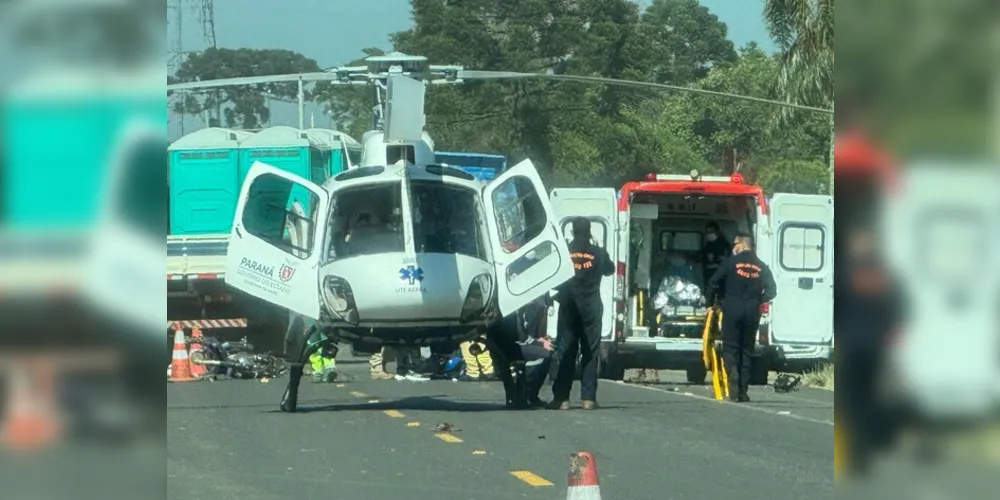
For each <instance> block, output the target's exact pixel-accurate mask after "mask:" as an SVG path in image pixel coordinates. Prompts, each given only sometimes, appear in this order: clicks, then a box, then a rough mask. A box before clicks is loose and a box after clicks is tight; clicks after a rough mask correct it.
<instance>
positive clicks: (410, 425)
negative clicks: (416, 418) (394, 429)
mask: <svg viewBox="0 0 1000 500" xmlns="http://www.w3.org/2000/svg"><path fill="white" fill-rule="evenodd" d="M406 426H407V427H420V422H407V423H406Z"/></svg>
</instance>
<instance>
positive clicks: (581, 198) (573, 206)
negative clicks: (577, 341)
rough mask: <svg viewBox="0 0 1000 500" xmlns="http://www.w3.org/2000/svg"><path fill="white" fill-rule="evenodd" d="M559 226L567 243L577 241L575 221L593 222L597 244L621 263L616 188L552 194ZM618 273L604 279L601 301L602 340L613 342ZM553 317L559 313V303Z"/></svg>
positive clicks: (553, 326)
mask: <svg viewBox="0 0 1000 500" xmlns="http://www.w3.org/2000/svg"><path fill="white" fill-rule="evenodd" d="M549 199H550V200H551V203H552V210H553V212H554V213H555V216H556V225H557V226H559V228H560V229H561V234H562V236H563V238H564V239H565V240H566V241H570V240H571V239H572V238H573V218H574V217H577V216H580V217H586V218H588V219H590V234H591V236H592V238H593V240H594V243H595V244H596V245H597V246H599V247H601V248H603V249H605V250H607V251H608V256H610V257H611V261H612V262H617V261H618V231H617V227H616V226H617V222H618V210H617V203H618V197H617V195H616V191H615V190H614V189H613V188H557V189H553V190H552V193H551V194H550V195H549ZM617 278H618V275H617V273H616V274H612V275H611V276H605V277H604V278H603V279H602V280H601V302H602V303H603V304H605V306H604V313H603V319H602V320H601V338H602V339H604V340H611V334H612V331H613V330H614V325H615V308H614V307H613V306H612V304H614V290H615V286H616V283H615V281H616V279H617ZM554 307H555V308H557V309H554V310H553V312H554V314H553V316H555V315H557V314H558V307H559V305H558V304H555V305H554ZM548 330H549V335H550V336H551V337H555V335H554V334H555V333H557V332H556V330H557V328H556V321H549V324H548Z"/></svg>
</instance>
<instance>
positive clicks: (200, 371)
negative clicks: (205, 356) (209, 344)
mask: <svg viewBox="0 0 1000 500" xmlns="http://www.w3.org/2000/svg"><path fill="white" fill-rule="evenodd" d="M200 338H201V328H192V329H191V339H192V340H191V349H190V350H189V351H188V359H189V361H190V366H191V375H192V376H193V377H195V378H201V377H203V376H205V372H206V371H207V369H206V368H205V365H203V364H200V363H195V362H194V358H193V357H192V356H191V353H192V352H195V351H196V350H198V349H201V344H199V343H197V342H196V340H197V339H200Z"/></svg>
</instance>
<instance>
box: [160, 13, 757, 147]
mask: <svg viewBox="0 0 1000 500" xmlns="http://www.w3.org/2000/svg"><path fill="white" fill-rule="evenodd" d="M637 1H638V3H640V4H648V3H649V0H637ZM178 3H183V4H184V5H185V8H184V9H183V11H182V13H181V16H182V22H181V24H180V26H181V30H180V31H181V35H182V36H181V38H180V40H181V44H180V48H181V49H182V50H185V51H196V50H201V49H203V48H205V46H206V42H205V38H204V35H203V30H202V27H201V23H200V22H199V19H198V11H197V8H196V7H195V5H197V4H198V0H170V1H169V4H170V5H174V4H178ZM701 3H702V5H704V6H706V7H708V9H709V10H710V11H712V13H714V14H715V15H717V16H718V17H719V19H720V20H721V21H722V22H724V23H725V24H726V25H727V26H728V28H729V38H730V40H732V41H733V43H734V44H736V46H737V47H739V46H742V45H744V44H745V43H747V42H750V41H755V42H757V43H758V44H760V45H761V47H762V48H764V49H765V50H767V51H773V48H774V44H773V42H772V41H771V40H770V38H769V37H768V35H767V31H766V29H765V28H764V22H763V19H762V15H761V13H762V9H763V0H701ZM214 7H215V39H216V44H217V45H218V46H219V47H226V48H237V47H247V48H255V49H273V48H282V49H288V50H293V51H296V52H300V53H302V54H304V55H305V56H307V57H311V58H313V59H315V60H316V61H317V62H318V63H319V65H320V67H324V68H325V67H330V66H338V65H341V64H344V63H347V62H349V61H351V60H354V59H357V58H358V57H359V56H361V49H363V48H365V47H381V48H385V49H388V48H391V47H390V46H389V34H390V33H392V32H395V31H401V30H405V29H408V28H409V27H410V26H411V23H412V20H411V18H410V8H409V0H367V1H357V0H281V1H275V0H214ZM168 16H170V17H169V21H168V26H167V35H168V40H169V43H170V44H171V46H170V47H171V49H175V48H176V46H177V43H176V41H177V40H178V36H177V35H178V29H177V26H178V25H177V24H176V22H175V19H176V17H175V16H176V11H173V10H169V11H168ZM439 63H440V64H447V62H439ZM271 111H272V124H273V125H281V124H284V125H292V126H295V125H296V121H297V117H296V109H295V106H294V105H291V104H284V103H276V104H274V105H273V106H272V109H271ZM310 115H315V117H316V126H318V127H328V126H330V123H328V122H327V123H323V118H322V117H321V113H320V111H319V109H318V107H316V106H307V110H306V120H305V121H306V126H309V124H310V117H311V116H310ZM203 126H204V125H203V124H202V123H201V120H198V119H190V120H186V121H185V126H184V129H185V132H191V131H193V130H196V129H198V128H201V127H203ZM180 133H181V126H180V123H178V122H177V120H174V121H172V122H171V123H170V136H171V138H176V137H178V136H179V135H180Z"/></svg>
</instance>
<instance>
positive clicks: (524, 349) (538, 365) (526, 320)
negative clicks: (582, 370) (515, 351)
mask: <svg viewBox="0 0 1000 500" xmlns="http://www.w3.org/2000/svg"><path fill="white" fill-rule="evenodd" d="M548 309H549V300H548V296H544V297H539V298H538V299H535V300H534V301H533V302H531V303H529V304H527V305H525V306H524V307H522V308H521V309H520V310H519V311H518V312H517V316H518V320H519V326H520V327H521V329H520V333H521V335H520V338H519V339H518V342H517V343H518V345H519V346H520V348H521V357H523V358H524V361H525V363H524V364H525V383H526V385H527V387H526V389H527V393H528V407H529V408H541V407H544V406H545V404H546V403H545V402H544V401H542V400H541V399H540V398H539V397H538V393H539V392H541V390H542V386H543V385H544V384H545V379H546V378H548V375H549V367H550V365H551V362H552V351H553V350H554V348H555V347H554V345H553V343H552V341H551V340H550V339H549V338H547V336H546V332H545V323H546V317H547V314H548Z"/></svg>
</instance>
